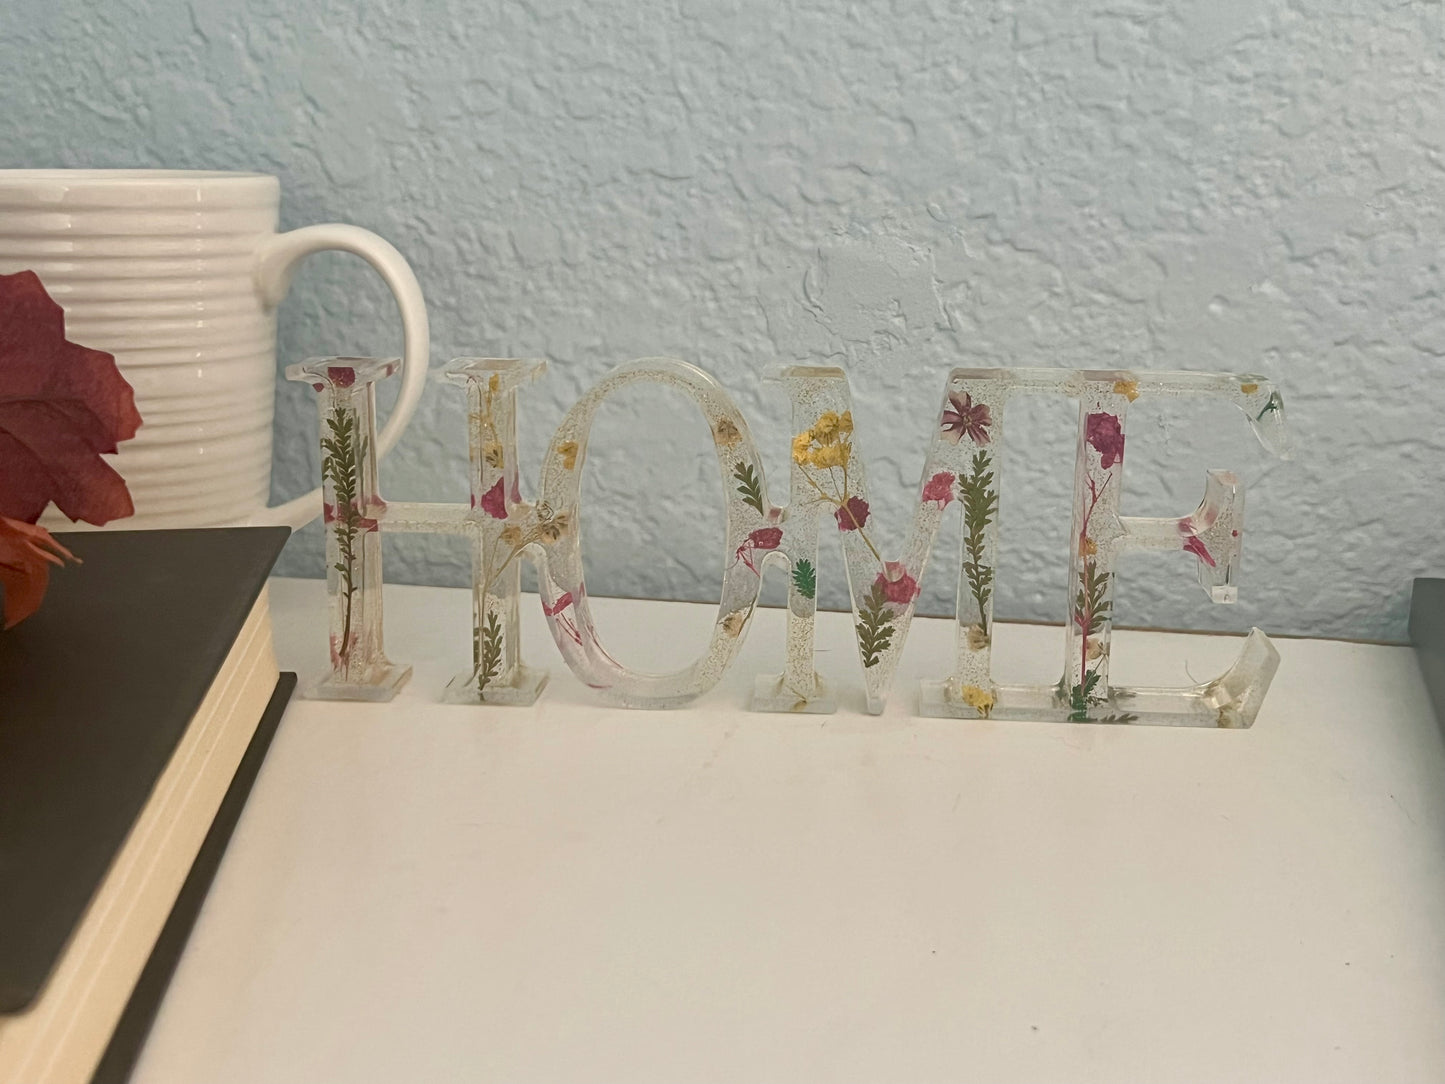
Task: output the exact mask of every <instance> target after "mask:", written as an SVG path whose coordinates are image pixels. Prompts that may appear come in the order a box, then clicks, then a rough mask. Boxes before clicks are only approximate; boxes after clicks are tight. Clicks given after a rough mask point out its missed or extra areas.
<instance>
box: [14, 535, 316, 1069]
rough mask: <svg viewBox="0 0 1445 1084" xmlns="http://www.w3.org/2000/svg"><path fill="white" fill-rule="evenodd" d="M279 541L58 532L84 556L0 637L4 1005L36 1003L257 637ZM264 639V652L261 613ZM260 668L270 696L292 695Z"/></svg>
mask: <svg viewBox="0 0 1445 1084" xmlns="http://www.w3.org/2000/svg"><path fill="white" fill-rule="evenodd" d="M288 534H289V532H288V531H287V530H286V529H285V528H282V527H277V528H224V529H211V530H176V531H129V532H95V533H90V532H87V533H70V534H64V535H60V536H58V537H60V538H61V540H62V542H63V543H64V544H65V545H66V546H67V547H69V548H70V549H71V550H72V551H73V552H74V553H75V555H76V556H77V557H79V558H80V559H81V560H82V561H83V564H81V565H78V566H71V567H68V568H66V569H63V570H57V571H56V572H55V574H54V575H53V576H52V578H51V587H50V592H49V594H48V596H47V597H46V600H45V604H44V605H43V606H42V607H41V609H40V611H39V612H38V613H37V614H36V615H35V616H33V617H32V618H30V619H29V620H27V621H25V622H23V623H22V624H20V625H18V626H17V627H16V628H14V629H11V630H9V631H8V632H3V633H0V1013H19V1012H23V1011H24V1010H26V1009H27V1008H30V1007H32V1006H33V1004H34V1003H35V1002H36V999H37V997H38V996H39V995H40V994H41V991H42V989H44V987H45V984H46V982H47V978H48V977H49V976H50V975H51V973H52V971H53V970H54V969H55V967H56V965H57V963H58V962H59V960H60V959H61V957H62V955H63V953H64V952H65V951H66V947H67V943H68V942H69V941H70V939H71V938H72V935H73V934H74V933H75V931H76V929H77V926H78V925H79V923H80V922H81V920H82V918H83V917H84V916H85V913H86V910H87V907H88V906H89V904H90V902H91V900H92V898H93V897H94V896H95V894H96V891H97V889H98V887H99V886H100V885H101V884H102V881H103V880H104V879H105V877H106V875H107V872H108V871H109V870H110V868H111V866H112V863H113V862H114V861H115V859H116V857H117V855H118V853H119V852H120V850H121V848H122V846H123V845H125V844H126V841H127V837H128V835H129V833H130V831H131V828H132V826H133V825H134V824H135V823H136V821H137V817H138V816H139V815H140V814H141V812H142V810H143V809H144V808H145V807H146V805H147V803H148V802H149V801H150V800H151V797H152V792H153V790H154V789H155V788H156V785H157V781H158V780H159V779H160V778H161V776H162V773H163V772H165V771H166V770H167V768H168V765H169V764H170V763H171V760H172V755H173V754H174V753H175V752H176V750H177V747H178V745H180V744H181V742H182V739H183V738H184V737H185V736H186V735H187V731H188V729H189V728H190V727H191V725H192V722H193V720H194V719H195V718H196V716H197V712H198V709H200V708H201V706H202V702H203V701H205V700H207V696H208V694H209V693H211V692H212V686H213V685H216V684H218V681H217V678H218V675H219V674H221V673H222V672H223V668H225V667H227V666H228V665H230V663H228V660H232V661H234V659H233V648H236V647H237V637H238V635H239V634H240V633H241V632H242V629H243V627H245V628H247V629H252V630H253V633H252V635H253V637H259V636H260V635H262V633H261V632H259V631H254V630H259V629H261V628H262V627H263V625H262V624H260V623H259V622H260V620H261V618H260V617H258V614H257V611H258V606H257V600H258V598H259V596H260V593H261V591H262V588H263V587H264V585H265V582H266V577H267V576H268V575H269V573H270V570H271V567H272V565H273V563H274V562H275V560H276V557H277V555H278V554H279V553H280V550H281V547H282V546H283V545H284V544H285V542H286V539H287V537H288ZM262 616H264V615H262ZM264 636H265V643H266V652H267V653H269V651H270V648H269V636H270V632H269V618H268V617H267V618H265V621H264ZM270 665H271V667H272V669H271V670H270V674H269V677H266V678H265V680H266V686H265V693H266V694H270V693H271V690H272V689H277V690H278V691H280V692H282V693H283V694H289V691H290V683H289V682H283V683H281V685H279V686H278V685H277V682H276V671H275V669H274V659H272V661H271V664H270ZM247 673H248V674H250V675H251V677H252V679H253V680H254V679H257V678H259V677H260V676H262V675H261V674H260V671H259V670H258V669H257V667H256V666H255V665H251V669H250V670H248V671H247ZM228 680H229V679H228ZM237 680H238V686H239V679H237ZM228 688H229V686H228ZM284 700H285V695H282V697H281V701H280V704H279V705H278V704H277V703H276V701H275V697H274V696H273V697H272V705H271V707H272V709H273V711H274V714H275V715H277V716H279V713H280V708H281V706H283V705H284ZM207 702H208V703H209V704H211V705H213V706H214V704H215V703H217V701H215V700H214V699H212V700H211V701H207ZM264 707H265V702H264V697H263V699H262V701H261V707H258V708H257V709H256V710H255V713H254V714H252V716H251V718H250V719H249V722H248V723H247V727H246V733H247V734H248V735H249V734H250V733H251V731H252V730H254V729H256V728H255V724H256V722H257V719H258V718H259V717H260V716H261V714H262V711H263V709H264ZM267 714H268V715H269V714H272V712H267ZM272 726H273V727H274V722H273V723H272ZM262 729H264V728H262ZM259 748H260V751H261V753H264V748H265V741H262V743H261V745H260V747H259ZM252 774H253V775H254V769H253V770H252ZM248 786H249V782H247V783H246V784H245V786H243V787H242V788H241V790H240V792H239V793H240V795H241V799H240V800H244V793H245V789H246V787H248ZM238 811H239V810H238V809H237V810H236V811H235V812H238ZM232 823H234V812H233V815H232ZM207 827H208V828H209V827H210V825H209V822H208V824H207ZM227 835H229V828H225V829H224V831H222V832H221V836H220V840H221V845H223V844H224V837H225V836H227ZM205 853H206V849H205V848H203V850H202V855H201V856H198V857H196V859H195V861H196V863H197V867H198V868H199V867H200V866H201V865H202V864H203V863H202V862H201V858H202V857H204V855H205ZM218 860H219V851H218V850H217V851H216V853H215V854H214V856H213V858H212V866H211V869H212V871H213V870H214V861H218ZM202 872H203V873H204V871H202ZM203 880H204V881H205V882H207V883H208V881H209V875H205V876H204V877H203ZM195 902H196V905H197V906H198V904H199V901H198V900H197V901H195ZM186 927H187V928H189V923H186ZM182 940H183V938H182ZM177 951H178V949H177ZM167 973H168V972H167ZM4 1019H5V1018H4V1017H0V1040H3V1038H4V1031H3V1028H4V1023H3V1021H4ZM0 1046H3V1042H0Z"/></svg>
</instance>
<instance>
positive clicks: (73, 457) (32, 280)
mask: <svg viewBox="0 0 1445 1084" xmlns="http://www.w3.org/2000/svg"><path fill="white" fill-rule="evenodd" d="M140 423H141V418H140V414H139V413H137V411H136V408H135V395H134V393H133V392H132V390H131V386H130V385H129V384H127V383H126V381H125V378H124V377H122V376H121V375H120V370H119V369H117V368H116V366H115V358H114V357H113V356H112V355H110V354H107V353H104V352H103V351H100V350H91V349H89V348H88V347H84V346H79V345H77V344H76V343H72V342H69V341H67V340H66V338H65V313H64V311H63V310H62V309H61V308H60V306H59V305H57V304H56V303H55V302H54V301H53V300H52V299H51V297H50V295H49V294H48V293H46V292H45V287H44V285H43V284H42V283H41V281H40V279H39V277H38V276H36V274H35V273H34V272H33V271H21V272H20V273H19V274H15V275H0V516H8V517H10V518H12V519H18V520H21V521H23V522H25V523H34V522H35V521H36V520H37V519H39V518H40V513H41V512H43V511H45V506H46V505H48V504H49V503H50V502H51V501H54V502H55V505H56V507H58V508H59V509H60V510H61V511H62V512H64V513H65V514H66V515H67V516H69V517H70V518H71V519H73V520H80V519H83V520H85V521H86V522H88V523H94V524H97V525H99V524H102V523H107V522H109V521H110V520H113V519H120V518H121V517H123V516H129V515H131V514H133V513H134V512H135V506H134V505H132V504H131V499H130V492H129V490H127V489H126V487H125V482H124V481H123V480H122V479H121V476H120V475H119V474H117V473H116V472H115V469H114V468H113V467H111V466H110V464H109V463H107V462H106V461H105V460H103V459H101V454H102V453H110V452H114V451H115V450H116V445H118V444H119V443H120V442H121V441H123V440H129V439H130V438H131V437H133V436H135V432H136V429H137V428H139V426H140ZM42 591H43V587H42ZM10 593H11V592H10V590H9V585H8V584H7V593H6V594H7V605H6V608H7V610H8V609H9V601H8V600H9V595H10Z"/></svg>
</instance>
